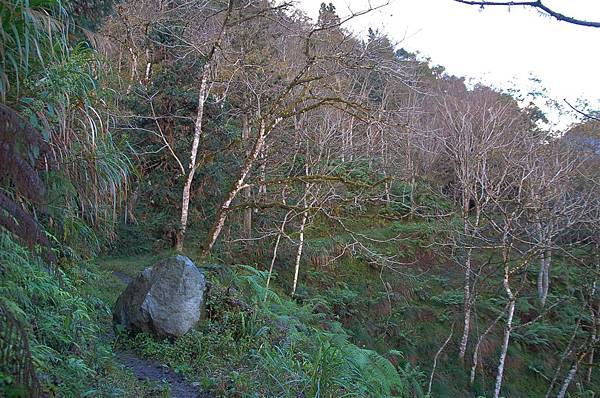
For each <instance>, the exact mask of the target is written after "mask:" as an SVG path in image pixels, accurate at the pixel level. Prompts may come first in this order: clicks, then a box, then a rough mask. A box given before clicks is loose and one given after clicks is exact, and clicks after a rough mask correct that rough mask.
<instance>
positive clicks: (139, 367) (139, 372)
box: [113, 271, 214, 398]
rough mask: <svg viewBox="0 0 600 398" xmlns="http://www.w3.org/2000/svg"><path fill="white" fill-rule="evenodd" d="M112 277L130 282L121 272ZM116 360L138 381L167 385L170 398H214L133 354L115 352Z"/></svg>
mask: <svg viewBox="0 0 600 398" xmlns="http://www.w3.org/2000/svg"><path fill="white" fill-rule="evenodd" d="M113 275H114V276H115V277H117V279H119V280H120V281H121V282H123V283H124V284H126V285H127V284H129V282H131V280H132V278H131V277H130V276H129V275H126V274H124V273H122V272H118V271H114V272H113ZM117 360H118V361H119V363H120V364H122V365H123V366H126V367H128V368H129V369H131V371H132V372H133V374H134V375H135V377H137V378H138V379H139V380H150V381H154V382H158V383H164V384H168V385H169V386H170V390H171V397H172V398H214V396H213V395H212V394H209V393H202V392H200V390H199V389H198V388H197V387H196V386H194V385H192V384H190V383H189V382H187V381H186V380H185V378H184V377H183V376H181V375H179V374H177V373H175V372H174V371H172V370H171V369H170V368H169V367H168V366H166V365H163V364H161V363H159V362H156V361H152V360H149V359H144V358H140V357H139V356H137V355H136V354H135V353H134V352H131V351H117Z"/></svg>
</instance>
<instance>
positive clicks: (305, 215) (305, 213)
mask: <svg viewBox="0 0 600 398" xmlns="http://www.w3.org/2000/svg"><path fill="white" fill-rule="evenodd" d="M305 174H306V175H308V165H306V166H305ZM307 196H308V183H306V184H305V186H304V198H303V199H302V203H303V205H304V211H303V212H302V222H301V223H300V237H299V241H300V242H299V243H298V251H297V252H296V262H295V266H294V284H293V286H292V296H294V295H295V294H296V288H297V286H298V274H299V273H300V260H301V258H302V250H303V249H304V228H305V227H306V220H307V219H308V209H307V206H308V201H307V198H306V197H307Z"/></svg>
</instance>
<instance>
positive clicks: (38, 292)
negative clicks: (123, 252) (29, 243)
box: [0, 232, 149, 397]
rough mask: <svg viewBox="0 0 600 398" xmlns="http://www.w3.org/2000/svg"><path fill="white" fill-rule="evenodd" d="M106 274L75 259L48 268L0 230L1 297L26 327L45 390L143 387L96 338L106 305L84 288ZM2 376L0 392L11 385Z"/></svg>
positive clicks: (90, 392)
mask: <svg viewBox="0 0 600 398" xmlns="http://www.w3.org/2000/svg"><path fill="white" fill-rule="evenodd" d="M105 279H106V276H105V275H100V274H98V273H95V272H91V271H90V270H88V269H86V268H83V267H80V266H78V265H76V264H73V265H72V267H70V268H68V270H67V271H66V272H63V271H58V270H57V271H54V270H51V269H49V268H47V267H46V266H45V264H44V263H43V262H42V261H41V260H40V259H38V258H37V257H35V256H32V255H31V254H30V253H29V251H28V250H26V249H25V248H23V247H21V246H19V245H18V244H16V243H15V242H14V241H13V240H12V239H11V237H10V236H9V235H8V234H7V233H5V232H0V297H2V300H3V302H4V303H5V305H6V306H7V307H8V308H9V310H10V311H11V312H12V313H13V314H14V315H15V317H16V318H17V320H18V321H19V322H20V323H21V324H22V325H23V326H24V327H25V331H26V333H27V336H28V340H29V346H30V350H31V354H32V358H33V362H34V366H35V369H36V371H37V374H38V378H39V380H40V383H41V385H42V391H43V393H44V394H46V395H50V396H54V395H56V394H58V395H59V396H81V397H83V396H106V395H111V396H114V395H117V396H128V394H129V392H130V391H132V392H133V391H138V392H139V393H141V394H144V391H148V389H147V388H146V387H143V386H141V385H139V386H138V385H135V384H132V379H131V376H130V375H128V374H125V373H123V372H122V371H121V370H120V369H119V368H118V367H117V366H116V364H115V362H114V358H113V353H112V350H111V347H110V346H109V345H107V344H106V343H105V342H103V339H104V338H101V335H102V334H105V333H106V330H105V329H104V327H103V325H106V321H105V320H106V319H108V318H109V316H110V310H109V308H108V307H107V306H106V304H105V303H104V302H103V301H102V300H100V299H99V298H98V294H97V293H94V294H93V295H88V294H86V293H85V292H86V291H87V292H90V291H93V289H92V288H91V287H92V286H99V285H100V281H101V280H105ZM7 376H8V375H4V374H2V375H0V395H3V391H4V390H5V389H9V388H10V386H8V385H6V384H5V383H6V381H7V380H10V378H9V377H7ZM148 388H149V387H148ZM119 391H120V393H118V392H119ZM131 396H135V393H133V395H131Z"/></svg>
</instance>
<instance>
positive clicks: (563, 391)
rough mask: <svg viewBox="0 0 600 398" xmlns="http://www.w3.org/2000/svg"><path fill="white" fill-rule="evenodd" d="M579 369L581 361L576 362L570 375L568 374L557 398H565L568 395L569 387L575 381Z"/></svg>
mask: <svg viewBox="0 0 600 398" xmlns="http://www.w3.org/2000/svg"><path fill="white" fill-rule="evenodd" d="M578 368H579V361H575V363H574V364H573V366H572V367H571V369H570V370H569V373H567V377H565V381H564V382H563V384H562V386H561V387H560V391H559V392H558V394H557V395H556V398H565V395H566V394H567V390H568V389H569V385H570V384H571V382H572V381H573V378H574V377H575V374H577V369H578Z"/></svg>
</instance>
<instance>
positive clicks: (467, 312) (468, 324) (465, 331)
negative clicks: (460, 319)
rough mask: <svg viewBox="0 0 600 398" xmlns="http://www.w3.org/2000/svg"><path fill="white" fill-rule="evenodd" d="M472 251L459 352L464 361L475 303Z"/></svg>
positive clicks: (469, 256)
mask: <svg viewBox="0 0 600 398" xmlns="http://www.w3.org/2000/svg"><path fill="white" fill-rule="evenodd" d="M472 252H473V251H472V249H468V250H467V256H466V259H465V282H464V288H463V289H464V296H465V298H464V303H463V309H464V326H463V335H462V338H461V340H460V348H459V352H458V357H459V358H460V359H461V360H462V361H464V359H465V354H466V352H467V344H468V342H469V333H470V331H471V308H472V306H473V301H472V300H471V256H472Z"/></svg>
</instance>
